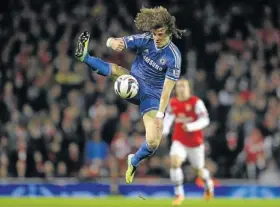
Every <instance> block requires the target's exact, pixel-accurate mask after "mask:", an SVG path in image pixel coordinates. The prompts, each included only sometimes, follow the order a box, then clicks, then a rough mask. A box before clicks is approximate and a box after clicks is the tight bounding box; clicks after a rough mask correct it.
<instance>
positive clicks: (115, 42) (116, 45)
mask: <svg viewBox="0 0 280 207" xmlns="http://www.w3.org/2000/svg"><path fill="white" fill-rule="evenodd" d="M111 48H112V49H113V50H115V51H117V52H121V51H122V50H123V49H124V48H125V45H124V41H123V39H122V38H114V39H112V41H111Z"/></svg>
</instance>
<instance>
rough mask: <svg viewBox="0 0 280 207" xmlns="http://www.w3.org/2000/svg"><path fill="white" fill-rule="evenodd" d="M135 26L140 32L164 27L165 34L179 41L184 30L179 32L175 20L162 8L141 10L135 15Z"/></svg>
mask: <svg viewBox="0 0 280 207" xmlns="http://www.w3.org/2000/svg"><path fill="white" fill-rule="evenodd" d="M134 21H135V25H136V27H137V29H139V30H142V31H149V32H150V31H151V30H153V29H159V28H162V27H165V28H166V29H167V30H166V32H167V34H171V35H174V36H175V37H176V38H179V39H181V38H182V35H183V34H184V33H185V32H186V30H181V29H178V28H177V27H176V19H175V17H174V16H172V15H171V14H170V13H169V12H168V11H167V9H166V8H164V7H162V6H158V7H154V8H144V7H143V8H142V9H141V10H140V12H139V13H138V14H137V15H136V18H135V20H134Z"/></svg>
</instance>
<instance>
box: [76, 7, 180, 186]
mask: <svg viewBox="0 0 280 207" xmlns="http://www.w3.org/2000/svg"><path fill="white" fill-rule="evenodd" d="M135 24H136V27H137V28H138V29H139V30H141V31H143V32H144V33H142V34H136V35H131V36H125V37H122V38H113V37H110V38H108V40H107V43H106V45H107V47H109V48H111V49H113V50H114V51H117V52H120V51H122V50H124V49H134V50H136V58H135V60H134V62H133V64H132V67H131V70H130V71H128V70H127V69H125V68H123V67H121V66H119V65H116V64H113V63H108V62H105V61H103V60H101V59H99V58H97V57H93V56H90V55H89V54H88V44H89V39H90V34H89V33H88V32H83V33H82V34H81V35H80V37H79V39H78V42H77V47H76V52H75V56H76V58H77V59H78V60H79V61H81V62H84V63H86V64H87V65H88V66H89V67H90V68H91V69H92V70H93V71H96V72H97V73H98V74H100V75H103V76H110V77H111V78H112V79H113V80H115V79H116V78H117V77H119V76H121V75H124V74H131V75H133V76H134V77H135V78H136V79H137V81H138V83H139V86H140V87H139V88H140V89H139V92H138V94H137V95H136V96H135V97H134V98H132V99H128V101H130V102H132V103H134V104H137V105H139V108H140V112H141V115H142V117H143V122H144V125H145V129H146V141H145V142H144V143H143V144H142V146H141V147H140V148H139V149H138V151H137V152H136V153H135V154H130V155H128V158H127V164H128V167H127V171H126V183H132V181H133V177H134V174H135V170H136V168H137V167H138V165H139V163H140V162H141V161H142V160H143V159H145V158H147V157H149V156H151V155H153V154H154V152H155V151H156V149H157V147H158V146H159V144H160V140H161V137H162V129H163V118H164V113H165V110H166V107H167V105H168V102H169V99H170V94H171V91H172V89H173V87H174V85H175V83H176V81H177V80H178V78H179V76H180V71H181V54H180V51H179V50H178V48H177V47H176V46H175V45H174V44H173V43H172V42H171V37H173V36H174V37H176V38H181V36H182V34H183V33H184V30H179V29H178V28H177V27H176V24H175V18H174V17H173V16H171V15H170V13H169V12H168V11H167V9H165V8H164V7H161V6H160V7H155V8H142V9H141V10H140V12H139V13H138V14H137V16H136V19H135ZM96 49H97V50H98V48H96Z"/></svg>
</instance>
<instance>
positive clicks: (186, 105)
mask: <svg viewBox="0 0 280 207" xmlns="http://www.w3.org/2000/svg"><path fill="white" fill-rule="evenodd" d="M170 107H171V112H172V114H173V116H174V118H175V120H174V121H175V125H174V131H173V135H172V139H173V141H175V140H177V141H179V142H181V143H182V144H184V145H185V146H187V147H197V146H199V145H201V144H202V143H203V142H204V135H203V131H202V129H203V128H204V127H205V126H207V125H208V124H209V118H208V112H207V109H206V107H205V105H204V103H203V102H202V100H200V99H199V98H198V97H196V96H191V97H190V98H189V99H188V100H185V101H179V100H178V99H177V98H176V97H175V98H172V99H171V102H170ZM184 125H185V126H186V127H187V128H188V130H187V131H186V130H185V129H184V127H185V126H184Z"/></svg>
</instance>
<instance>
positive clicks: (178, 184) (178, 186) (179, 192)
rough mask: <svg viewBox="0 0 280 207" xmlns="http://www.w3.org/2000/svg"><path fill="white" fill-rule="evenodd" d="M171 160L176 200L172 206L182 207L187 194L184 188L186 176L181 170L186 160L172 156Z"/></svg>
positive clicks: (171, 177)
mask: <svg viewBox="0 0 280 207" xmlns="http://www.w3.org/2000/svg"><path fill="white" fill-rule="evenodd" d="M171 150H172V149H171ZM170 160H171V168H170V179H171V181H172V183H173V184H174V186H175V187H174V191H175V199H174V200H173V202H172V205H173V206H180V205H181V204H182V202H183V201H184V199H185V192H184V186H183V181H184V174H183V170H182V168H181V166H182V163H183V161H184V159H183V158H181V157H179V156H178V155H171V157H170Z"/></svg>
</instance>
